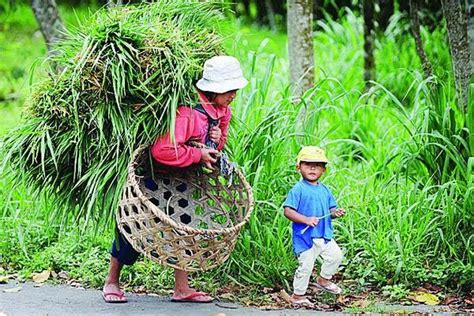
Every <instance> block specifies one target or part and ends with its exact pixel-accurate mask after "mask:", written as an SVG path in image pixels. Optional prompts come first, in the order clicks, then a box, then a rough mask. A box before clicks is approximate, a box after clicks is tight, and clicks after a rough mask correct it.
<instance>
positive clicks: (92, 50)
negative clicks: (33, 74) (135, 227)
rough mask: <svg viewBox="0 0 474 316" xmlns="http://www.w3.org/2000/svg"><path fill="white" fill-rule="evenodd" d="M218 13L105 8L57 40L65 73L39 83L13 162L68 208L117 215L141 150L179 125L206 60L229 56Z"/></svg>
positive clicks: (18, 132) (189, 7) (170, 3)
mask: <svg viewBox="0 0 474 316" xmlns="http://www.w3.org/2000/svg"><path fill="white" fill-rule="evenodd" d="M219 17H220V14H219V12H218V11H216V10H215V6H214V5H213V4H210V3H205V2H199V1H184V0H159V1H156V2H154V3H151V4H145V5H140V6H127V7H123V8H117V9H114V10H110V11H106V10H101V11H99V12H97V13H96V14H95V15H93V16H92V18H91V20H90V21H88V22H87V23H86V24H83V25H81V26H80V27H78V28H77V29H76V30H74V31H72V32H71V33H70V34H68V36H67V39H66V40H65V41H64V42H62V43H61V44H60V45H59V46H58V48H57V49H58V50H59V51H60V53H59V54H57V56H58V57H56V58H55V62H56V64H57V65H58V66H59V67H60V69H62V71H61V73H60V74H53V75H51V76H50V78H49V79H48V80H46V81H45V82H43V83H42V84H40V85H39V86H38V87H37V88H36V89H35V92H34V93H33V95H32V97H31V99H30V101H29V107H28V109H27V111H26V113H25V122H24V124H23V125H21V126H20V127H19V128H17V129H15V130H13V131H12V132H11V133H10V134H9V135H7V137H6V139H5V140H4V144H3V150H4V153H5V156H4V157H6V161H8V162H9V163H10V165H11V166H12V169H13V170H15V171H16V172H18V174H19V175H21V176H22V177H21V178H22V179H24V180H25V181H27V183H28V184H29V185H31V186H32V187H33V188H34V189H36V190H37V191H38V192H42V193H46V194H48V195H49V196H50V197H51V198H53V199H54V200H55V202H56V203H57V204H58V205H59V206H60V207H58V208H57V209H58V210H61V209H62V210H67V211H65V213H63V215H73V216H74V217H75V218H85V219H86V223H87V220H90V219H99V218H104V217H106V218H108V219H110V220H112V219H113V216H112V214H113V213H114V212H115V210H116V207H117V203H118V200H119V199H120V194H121V190H122V186H123V184H124V182H125V179H126V176H127V165H128V163H129V159H130V157H131V155H132V153H133V151H134V150H135V149H136V148H138V146H139V145H141V144H150V143H151V142H152V141H153V140H154V139H155V138H156V137H157V136H158V135H160V134H163V133H164V132H166V131H168V130H169V129H170V127H171V128H172V127H173V126H174V123H173V122H174V117H175V113H176V107H177V105H178V104H183V103H184V104H193V103H194V102H195V101H194V100H193V99H194V98H195V95H196V92H195V90H194V82H195V81H196V80H197V79H198V78H199V76H200V75H201V73H202V65H203V64H204V61H205V60H206V59H208V58H210V57H212V56H214V55H218V54H221V53H222V49H221V39H220V37H219V36H218V35H217V33H216V30H215V28H214V26H215V25H216V22H217V21H218V19H219ZM61 206H62V207H61Z"/></svg>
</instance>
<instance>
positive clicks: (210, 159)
mask: <svg viewBox="0 0 474 316" xmlns="http://www.w3.org/2000/svg"><path fill="white" fill-rule="evenodd" d="M217 153H219V151H217V150H215V149H210V148H201V163H202V164H203V165H205V166H206V167H207V168H209V169H211V170H214V168H213V167H212V164H215V163H216V161H217V159H216V155H217Z"/></svg>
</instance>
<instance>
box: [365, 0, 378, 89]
mask: <svg viewBox="0 0 474 316" xmlns="http://www.w3.org/2000/svg"><path fill="white" fill-rule="evenodd" d="M362 11H363V12H364V81H365V88H366V89H367V88H369V87H370V83H369V81H370V80H375V61H374V42H375V32H374V2H373V1H372V0H364V1H363V3H362Z"/></svg>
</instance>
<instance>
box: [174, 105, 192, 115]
mask: <svg viewBox="0 0 474 316" xmlns="http://www.w3.org/2000/svg"><path fill="white" fill-rule="evenodd" d="M193 111H194V110H193V108H192V107H191V106H189V105H180V106H178V109H177V111H176V114H177V116H187V117H189V116H191V115H192V114H193Z"/></svg>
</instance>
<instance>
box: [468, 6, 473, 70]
mask: <svg viewBox="0 0 474 316" xmlns="http://www.w3.org/2000/svg"><path fill="white" fill-rule="evenodd" d="M467 14H468V18H469V24H468V26H467V33H468V35H469V46H470V50H471V76H472V75H473V73H474V0H469V3H468V7H467Z"/></svg>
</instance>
